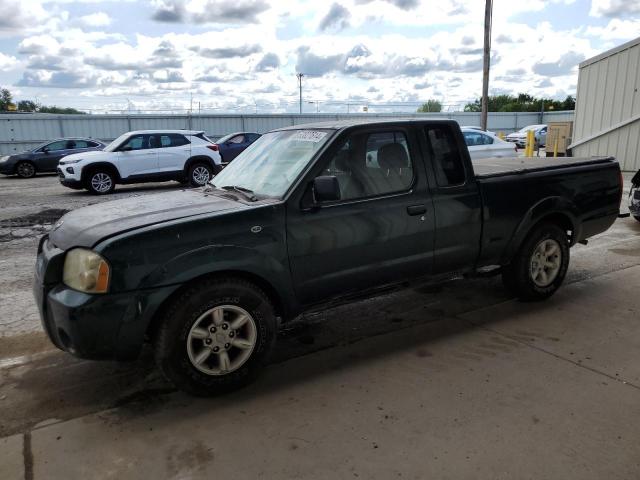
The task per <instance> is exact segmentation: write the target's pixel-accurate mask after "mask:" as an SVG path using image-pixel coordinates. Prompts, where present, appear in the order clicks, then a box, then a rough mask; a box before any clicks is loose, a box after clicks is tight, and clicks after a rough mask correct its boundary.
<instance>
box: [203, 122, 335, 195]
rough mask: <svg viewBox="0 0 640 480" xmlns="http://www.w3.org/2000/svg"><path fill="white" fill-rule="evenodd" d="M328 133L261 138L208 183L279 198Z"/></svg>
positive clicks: (283, 133)
mask: <svg viewBox="0 0 640 480" xmlns="http://www.w3.org/2000/svg"><path fill="white" fill-rule="evenodd" d="M329 132H330V131H329V130H306V129H305V130H282V131H279V132H271V133H267V134H265V135H263V136H262V137H260V138H259V139H258V140H256V141H255V142H254V143H252V144H251V145H250V146H249V147H248V148H247V149H246V150H245V151H244V152H242V153H241V154H240V155H238V156H237V157H236V158H235V159H234V160H233V161H232V162H231V163H230V164H229V165H228V166H227V167H226V168H225V169H224V170H222V171H221V172H220V173H219V174H218V175H216V176H215V178H214V179H213V180H212V182H211V183H213V184H214V185H215V186H216V187H218V188H224V187H239V188H242V189H245V190H251V191H252V192H253V193H255V194H256V195H265V196H267V197H281V196H282V195H284V194H285V193H286V191H287V189H288V188H289V187H290V186H291V184H292V183H293V182H294V181H295V179H296V178H297V177H298V175H299V174H300V172H301V171H302V170H303V169H304V167H305V166H306V165H307V164H308V163H309V160H311V158H312V157H313V155H314V154H315V153H316V152H317V151H318V150H319V149H320V148H321V147H322V146H323V145H324V144H325V143H326V141H327V140H328V139H329V137H330V135H329Z"/></svg>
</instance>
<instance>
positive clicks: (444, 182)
mask: <svg viewBox="0 0 640 480" xmlns="http://www.w3.org/2000/svg"><path fill="white" fill-rule="evenodd" d="M424 131H425V135H426V140H427V154H428V157H429V159H430V160H431V165H432V166H433V170H434V173H435V176H436V183H437V184H438V186H439V187H455V186H460V185H464V184H465V182H466V174H465V168H464V163H463V161H462V152H460V150H459V148H458V142H457V140H456V136H455V134H454V131H453V129H452V128H451V127H450V126H449V125H435V126H427V127H425V130H424Z"/></svg>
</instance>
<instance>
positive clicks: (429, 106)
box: [418, 98, 442, 113]
mask: <svg viewBox="0 0 640 480" xmlns="http://www.w3.org/2000/svg"><path fill="white" fill-rule="evenodd" d="M441 111H442V103H440V102H439V101H438V100H435V99H433V98H430V99H429V100H427V103H423V104H422V106H421V107H420V108H418V113H424V112H441Z"/></svg>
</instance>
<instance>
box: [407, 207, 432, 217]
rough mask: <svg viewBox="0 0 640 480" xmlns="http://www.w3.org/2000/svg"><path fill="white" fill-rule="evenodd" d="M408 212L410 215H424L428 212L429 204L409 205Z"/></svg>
mask: <svg viewBox="0 0 640 480" xmlns="http://www.w3.org/2000/svg"><path fill="white" fill-rule="evenodd" d="M407 213H408V214H409V215H422V214H424V213H427V206H426V205H409V206H408V207H407Z"/></svg>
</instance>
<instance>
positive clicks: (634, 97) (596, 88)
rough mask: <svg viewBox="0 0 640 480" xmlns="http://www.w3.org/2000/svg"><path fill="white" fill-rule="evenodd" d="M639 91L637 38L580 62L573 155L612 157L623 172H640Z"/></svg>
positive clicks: (639, 69)
mask: <svg viewBox="0 0 640 480" xmlns="http://www.w3.org/2000/svg"><path fill="white" fill-rule="evenodd" d="M639 90H640V38H638V39H636V40H634V41H631V42H629V43H627V44H624V45H621V46H620V47H618V48H615V49H613V50H610V51H608V52H605V53H603V54H601V55H598V56H597V57H594V58H592V59H589V60H586V61H584V62H583V63H581V64H580V73H579V76H578V93H577V100H576V118H575V124H574V133H573V143H574V144H575V143H578V145H577V146H576V147H574V148H573V154H574V155H575V156H587V155H614V156H615V157H616V158H617V159H618V161H619V162H620V165H621V167H622V169H623V170H627V171H635V170H638V169H640V118H637V117H638V116H640V91H639ZM634 117H636V120H633V119H634ZM629 120H632V121H631V123H628V124H626V125H622V124H624V123H625V122H628V121H629ZM616 127H617V128H616ZM585 140H586V141H585ZM580 142H583V143H580Z"/></svg>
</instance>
